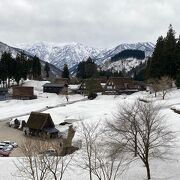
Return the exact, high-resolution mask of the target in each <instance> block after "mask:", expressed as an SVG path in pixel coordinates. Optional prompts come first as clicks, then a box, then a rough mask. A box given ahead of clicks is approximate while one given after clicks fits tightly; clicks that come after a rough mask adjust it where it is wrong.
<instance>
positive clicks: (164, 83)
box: [159, 76, 172, 99]
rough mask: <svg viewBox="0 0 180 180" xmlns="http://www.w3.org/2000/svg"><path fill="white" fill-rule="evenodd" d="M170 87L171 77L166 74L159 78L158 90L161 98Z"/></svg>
mask: <svg viewBox="0 0 180 180" xmlns="http://www.w3.org/2000/svg"><path fill="white" fill-rule="evenodd" d="M171 88H172V79H171V78H170V77H168V76H163V77H161V79H160V80H159V90H160V91H161V96H162V99H164V98H165V96H166V95H167V93H168V92H169V91H170V89H171Z"/></svg>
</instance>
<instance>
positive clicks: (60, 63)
mask: <svg viewBox="0 0 180 180" xmlns="http://www.w3.org/2000/svg"><path fill="white" fill-rule="evenodd" d="M17 47H19V48H21V49H24V50H25V51H27V52H29V53H31V54H33V55H37V56H38V57H39V58H40V59H43V60H44V61H47V62H49V63H51V64H53V65H55V66H56V67H58V68H60V69H63V67H64V64H65V63H66V64H67V65H68V67H69V68H72V67H73V66H75V65H77V64H78V63H79V62H81V61H83V60H86V59H87V58H88V57H89V56H91V57H95V56H97V55H98V54H99V53H100V52H101V50H98V49H95V48H91V47H87V46H83V45H82V44H79V43H71V44H53V43H44V42H39V43H34V44H19V45H17Z"/></svg>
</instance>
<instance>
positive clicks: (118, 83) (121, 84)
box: [106, 77, 137, 90]
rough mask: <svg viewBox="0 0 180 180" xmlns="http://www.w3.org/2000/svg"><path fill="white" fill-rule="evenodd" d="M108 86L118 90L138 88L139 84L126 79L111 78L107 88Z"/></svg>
mask: <svg viewBox="0 0 180 180" xmlns="http://www.w3.org/2000/svg"><path fill="white" fill-rule="evenodd" d="M107 85H112V86H114V87H115V89H117V90H120V89H121V90H123V89H133V88H137V82H135V81H134V80H133V79H130V78H125V77H111V78H109V80H108V82H107V84H106V86H107Z"/></svg>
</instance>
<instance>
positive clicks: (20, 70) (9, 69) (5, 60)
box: [0, 52, 41, 87]
mask: <svg viewBox="0 0 180 180" xmlns="http://www.w3.org/2000/svg"><path fill="white" fill-rule="evenodd" d="M28 77H29V78H33V79H39V78H40V77H41V63H40V59H39V58H38V57H37V56H34V57H33V58H32V59H29V58H27V57H26V56H25V54H24V53H23V52H21V53H19V54H17V55H16V57H13V56H12V54H11V52H4V53H3V54H2V56H1V59H0V83H1V82H2V84H3V87H4V86H5V82H7V84H6V86H7V87H9V86H10V79H14V80H15V81H16V82H17V84H19V81H20V79H21V78H23V79H27V78H28Z"/></svg>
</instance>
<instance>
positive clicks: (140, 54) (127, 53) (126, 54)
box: [111, 49, 145, 61]
mask: <svg viewBox="0 0 180 180" xmlns="http://www.w3.org/2000/svg"><path fill="white" fill-rule="evenodd" d="M131 57H132V58H136V59H139V60H142V59H144V58H145V52H144V51H141V50H136V49H126V50H124V51H121V52H120V53H118V54H116V55H115V56H113V57H112V58H111V61H118V60H120V59H125V58H131Z"/></svg>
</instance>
